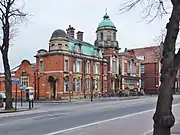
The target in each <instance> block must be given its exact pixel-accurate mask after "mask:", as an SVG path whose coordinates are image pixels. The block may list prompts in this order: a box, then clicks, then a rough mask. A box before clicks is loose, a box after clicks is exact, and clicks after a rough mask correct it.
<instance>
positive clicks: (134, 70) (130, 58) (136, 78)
mask: <svg viewBox="0 0 180 135" xmlns="http://www.w3.org/2000/svg"><path fill="white" fill-rule="evenodd" d="M119 56H120V57H119V63H121V64H120V74H121V89H122V90H125V89H126V90H127V89H128V90H134V89H136V90H138V91H139V90H140V88H141V81H142V78H141V71H140V69H141V61H140V60H138V59H137V58H136V56H135V53H134V51H133V50H130V51H128V50H127V49H125V51H124V52H122V53H120V54H119Z"/></svg>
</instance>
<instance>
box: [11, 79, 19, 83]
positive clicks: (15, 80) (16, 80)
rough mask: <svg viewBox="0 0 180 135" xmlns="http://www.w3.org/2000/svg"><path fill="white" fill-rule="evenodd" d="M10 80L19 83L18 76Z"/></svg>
mask: <svg viewBox="0 0 180 135" xmlns="http://www.w3.org/2000/svg"><path fill="white" fill-rule="evenodd" d="M11 80H12V82H13V83H14V84H19V78H12V79H11Z"/></svg>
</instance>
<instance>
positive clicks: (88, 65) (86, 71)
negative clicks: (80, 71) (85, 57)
mask: <svg viewBox="0 0 180 135" xmlns="http://www.w3.org/2000/svg"><path fill="white" fill-rule="evenodd" d="M85 73H86V74H89V73H90V62H89V61H87V62H86V64H85Z"/></svg>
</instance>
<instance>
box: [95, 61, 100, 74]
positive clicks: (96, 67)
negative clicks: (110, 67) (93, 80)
mask: <svg viewBox="0 0 180 135" xmlns="http://www.w3.org/2000/svg"><path fill="white" fill-rule="evenodd" d="M99 72H100V64H99V63H95V64H94V74H99Z"/></svg>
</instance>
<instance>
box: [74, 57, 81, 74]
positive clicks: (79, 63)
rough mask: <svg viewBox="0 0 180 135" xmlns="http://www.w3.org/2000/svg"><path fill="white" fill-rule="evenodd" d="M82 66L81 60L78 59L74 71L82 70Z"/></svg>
mask: <svg viewBox="0 0 180 135" xmlns="http://www.w3.org/2000/svg"><path fill="white" fill-rule="evenodd" d="M81 70H82V67H81V61H79V60H77V61H76V62H75V63H74V72H81Z"/></svg>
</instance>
